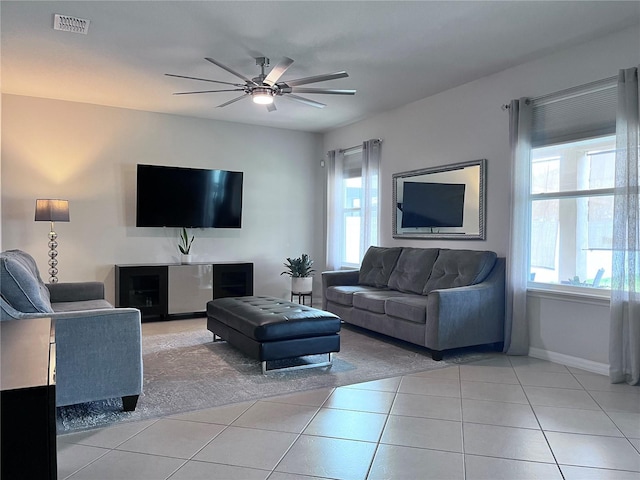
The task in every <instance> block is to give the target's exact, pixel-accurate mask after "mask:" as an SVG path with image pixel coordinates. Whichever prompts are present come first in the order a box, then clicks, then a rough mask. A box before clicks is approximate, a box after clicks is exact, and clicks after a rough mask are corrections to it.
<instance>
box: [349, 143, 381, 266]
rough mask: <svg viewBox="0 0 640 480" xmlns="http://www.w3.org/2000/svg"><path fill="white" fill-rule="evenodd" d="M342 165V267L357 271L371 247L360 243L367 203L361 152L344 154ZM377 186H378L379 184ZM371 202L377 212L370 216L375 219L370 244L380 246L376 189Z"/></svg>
mask: <svg viewBox="0 0 640 480" xmlns="http://www.w3.org/2000/svg"><path fill="white" fill-rule="evenodd" d="M343 165H344V166H343V172H344V174H343V182H342V185H343V193H342V198H343V204H342V222H343V227H342V231H343V232H344V236H343V239H342V241H343V242H344V243H343V248H342V252H343V258H342V262H341V266H342V267H348V268H351V267H353V268H357V267H358V266H359V265H360V260H361V259H362V257H363V256H364V253H365V250H366V248H367V247H368V245H363V242H362V241H361V240H362V237H363V228H364V224H365V221H364V220H365V218H364V215H365V213H364V206H365V204H366V201H365V198H364V196H365V192H364V189H363V181H362V149H355V150H350V151H347V152H345V153H344V162H343ZM375 183H376V185H377V182H375ZM371 200H372V201H371V204H372V205H373V206H374V207H375V210H374V211H372V212H369V216H370V218H372V219H373V222H375V225H374V227H373V228H371V240H370V243H371V245H377V242H378V238H377V232H378V228H377V218H378V215H377V210H378V208H377V206H378V191H377V188H374V189H373V191H372V199H371Z"/></svg>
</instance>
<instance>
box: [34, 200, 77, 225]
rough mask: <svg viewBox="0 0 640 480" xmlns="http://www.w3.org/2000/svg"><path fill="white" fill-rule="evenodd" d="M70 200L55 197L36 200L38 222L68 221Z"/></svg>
mask: <svg viewBox="0 0 640 480" xmlns="http://www.w3.org/2000/svg"><path fill="white" fill-rule="evenodd" d="M68 221H69V201H68V200H53V199H49V198H46V199H40V198H39V199H37V200H36V222H68Z"/></svg>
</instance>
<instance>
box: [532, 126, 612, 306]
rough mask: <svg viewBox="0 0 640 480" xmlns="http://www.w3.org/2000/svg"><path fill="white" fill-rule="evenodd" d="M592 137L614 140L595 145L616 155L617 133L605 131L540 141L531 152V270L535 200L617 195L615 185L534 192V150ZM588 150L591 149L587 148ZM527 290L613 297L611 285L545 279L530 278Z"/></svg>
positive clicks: (540, 292)
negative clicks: (604, 146) (609, 144)
mask: <svg viewBox="0 0 640 480" xmlns="http://www.w3.org/2000/svg"><path fill="white" fill-rule="evenodd" d="M590 140H596V141H597V140H602V141H603V142H605V141H607V140H608V141H609V142H611V141H612V143H613V148H610V149H607V150H598V149H597V148H594V149H593V150H595V151H596V152H597V153H603V152H605V153H614V154H615V133H613V134H604V135H596V136H585V137H583V138H573V139H571V140H567V141H562V142H557V143H551V144H538V145H536V146H532V147H531V155H530V160H529V175H530V177H529V192H528V198H527V202H528V217H529V219H528V224H529V229H530V233H529V240H528V243H529V254H528V263H529V266H528V271H529V272H531V270H532V259H531V250H532V235H531V225H532V223H533V214H532V206H533V202H535V201H539V200H562V199H571V198H593V197H599V196H613V195H614V194H615V186H611V187H606V188H594V189H581V190H562V189H561V188H559V189H558V191H556V192H541V193H532V190H533V167H534V163H535V162H534V159H533V157H534V155H533V152H534V151H535V150H538V149H543V148H548V147H559V146H561V145H570V144H574V143H580V142H585V141H590ZM585 150H586V151H588V150H589V149H585ZM531 273H532V272H531ZM527 290H528V291H530V292H531V293H533V294H537V295H538V296H541V295H542V296H544V292H554V293H555V294H558V295H560V296H562V297H567V298H573V297H575V298H581V297H586V298H589V297H592V298H599V299H601V300H602V299H609V298H610V296H611V289H610V288H602V287H593V286H586V285H569V284H561V283H550V282H544V281H536V280H531V279H529V280H528V281H527Z"/></svg>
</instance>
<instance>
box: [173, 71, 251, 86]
mask: <svg viewBox="0 0 640 480" xmlns="http://www.w3.org/2000/svg"><path fill="white" fill-rule="evenodd" d="M165 75H166V76H167V77H176V78H188V79H189V80H200V81H202V82H213V83H221V84H223V85H233V86H234V87H244V85H243V84H241V83H230V82H220V81H219V80H209V79H208V78H198V77H187V76H185V75H174V74H173V73H165Z"/></svg>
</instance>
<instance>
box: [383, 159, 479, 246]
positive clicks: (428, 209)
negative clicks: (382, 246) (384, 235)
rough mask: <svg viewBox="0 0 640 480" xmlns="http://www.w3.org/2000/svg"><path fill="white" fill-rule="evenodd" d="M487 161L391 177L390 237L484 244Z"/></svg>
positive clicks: (403, 173) (400, 173) (428, 169)
mask: <svg viewBox="0 0 640 480" xmlns="http://www.w3.org/2000/svg"><path fill="white" fill-rule="evenodd" d="M486 168H487V160H486V159H480V160H472V161H470V162H461V163H453V164H449V165H441V166H436V167H428V168H421V169H419V170H411V171H408V172H399V173H394V174H393V216H392V222H393V237H394V238H420V239H436V238H437V239H451V240H453V239H456V240H484V239H485V235H486V232H485V215H486Z"/></svg>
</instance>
